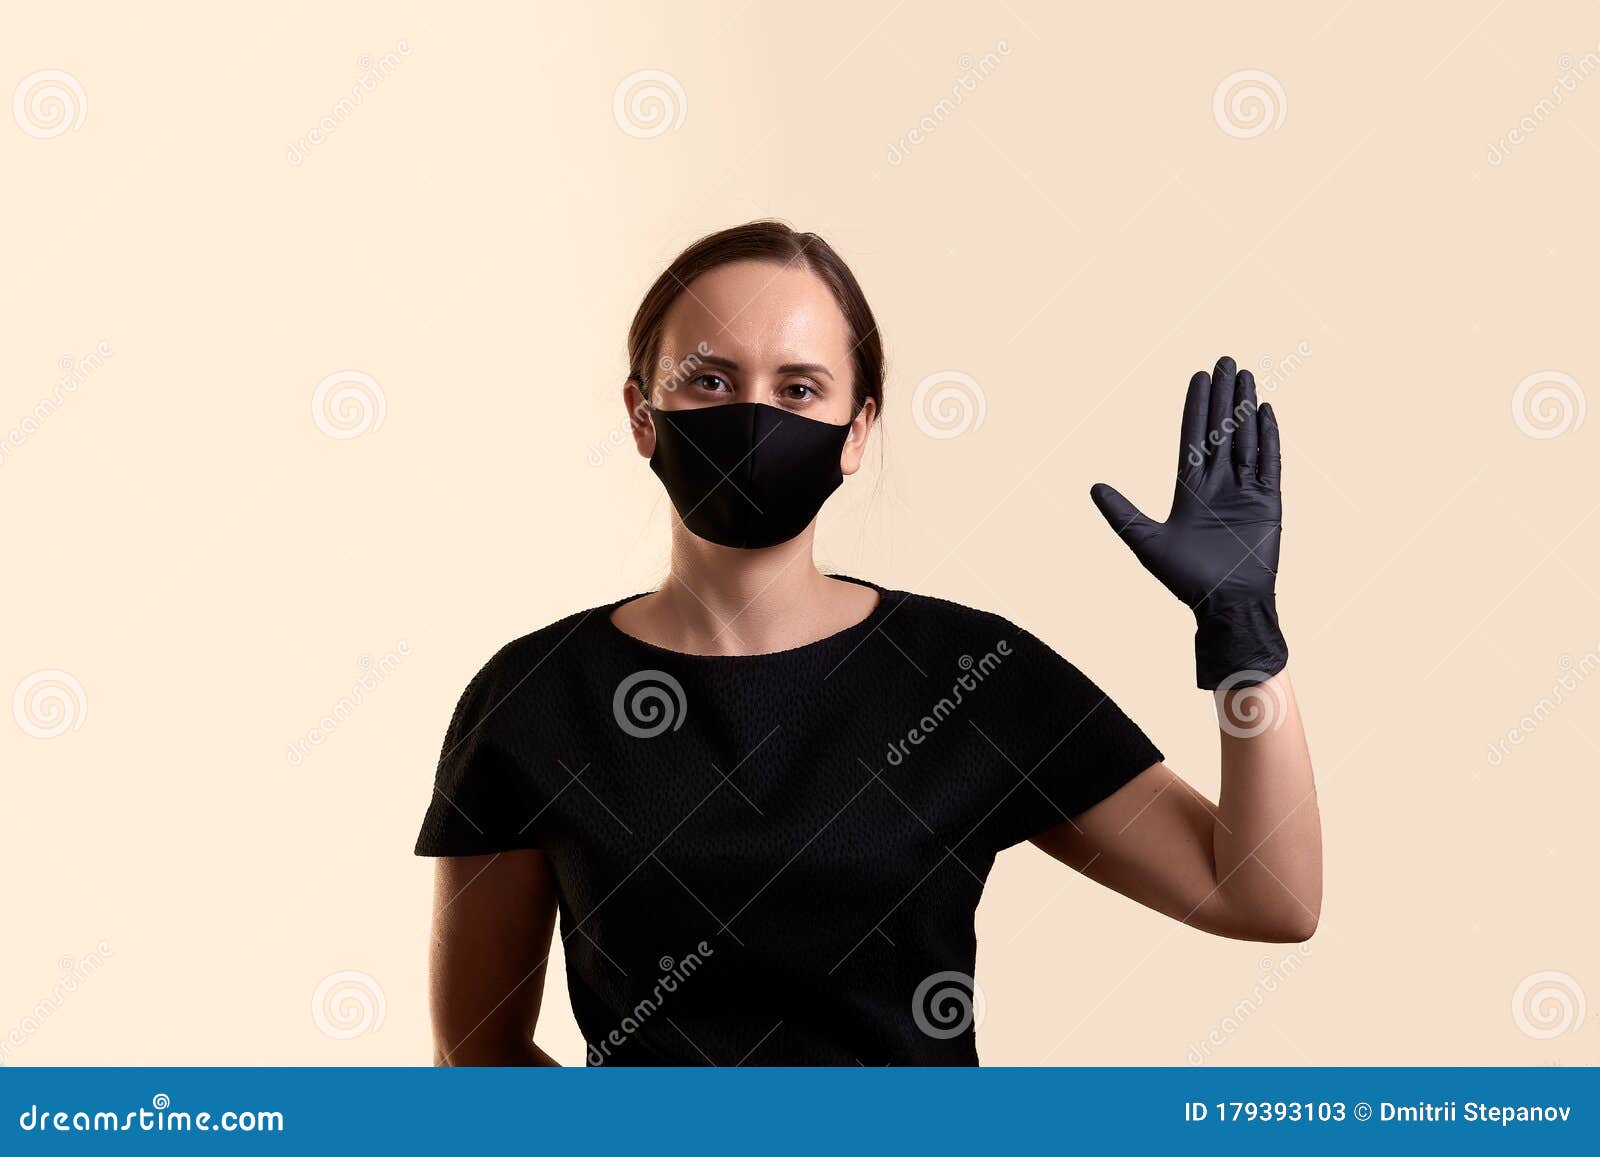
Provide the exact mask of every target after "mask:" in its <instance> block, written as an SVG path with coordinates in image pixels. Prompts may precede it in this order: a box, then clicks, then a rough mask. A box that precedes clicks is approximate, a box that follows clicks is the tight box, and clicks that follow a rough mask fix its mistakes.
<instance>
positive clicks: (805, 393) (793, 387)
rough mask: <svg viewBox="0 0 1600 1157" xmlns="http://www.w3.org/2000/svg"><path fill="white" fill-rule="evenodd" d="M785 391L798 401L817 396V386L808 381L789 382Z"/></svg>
mask: <svg viewBox="0 0 1600 1157" xmlns="http://www.w3.org/2000/svg"><path fill="white" fill-rule="evenodd" d="M786 392H787V393H788V395H789V396H790V397H791V398H793V399H795V400H796V401H799V402H804V401H809V400H810V399H811V398H814V397H816V396H817V388H816V387H815V386H813V385H812V384H811V383H810V382H791V383H790V384H789V386H788V388H787V390H786Z"/></svg>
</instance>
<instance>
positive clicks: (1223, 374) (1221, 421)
mask: <svg viewBox="0 0 1600 1157" xmlns="http://www.w3.org/2000/svg"><path fill="white" fill-rule="evenodd" d="M1236 369H1237V367H1236V366H1235V365H1234V364H1233V359H1232V358H1230V357H1223V358H1221V359H1219V360H1218V362H1217V368H1216V370H1215V371H1213V372H1212V374H1211V405H1210V408H1209V412H1208V414H1207V417H1206V437H1207V444H1208V445H1210V447H1211V461H1212V462H1213V463H1217V462H1220V463H1221V464H1223V465H1224V466H1226V465H1228V463H1230V462H1231V461H1232V460H1233V433H1232V430H1233V427H1234V425H1235V423H1234V422H1232V421H1229V419H1230V418H1232V416H1233V389H1234V378H1235V372H1236Z"/></svg>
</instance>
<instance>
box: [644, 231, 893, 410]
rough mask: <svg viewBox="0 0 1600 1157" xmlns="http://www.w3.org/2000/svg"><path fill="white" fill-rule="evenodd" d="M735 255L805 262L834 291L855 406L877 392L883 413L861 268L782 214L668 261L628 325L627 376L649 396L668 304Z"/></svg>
mask: <svg viewBox="0 0 1600 1157" xmlns="http://www.w3.org/2000/svg"><path fill="white" fill-rule="evenodd" d="M735 261H773V262H777V263H779V264H782V265H791V264H793V265H800V266H803V267H804V268H806V269H809V270H810V271H811V272H812V273H815V274H816V275H817V276H818V277H820V278H822V280H823V281H824V282H826V283H827V285H828V288H829V289H831V290H832V291H833V297H834V300H835V301H837V302H838V303H839V310H840V312H841V313H843V314H844V320H845V324H846V325H848V326H849V327H850V345H851V362H852V371H853V372H852V374H851V377H852V378H853V379H854V383H853V385H854V394H855V405H854V407H853V409H852V413H860V412H861V407H862V405H863V404H865V402H866V400H867V399H868V398H871V399H872V401H873V403H874V405H875V407H876V409H877V412H878V414H880V415H881V414H882V413H883V340H882V339H881V338H880V337H879V336H878V323H877V322H876V321H875V320H874V319H873V317H872V309H871V307H869V306H868V305H867V298H866V295H865V294H864V293H862V292H861V286H860V285H859V284H857V282H856V278H855V274H853V273H851V272H850V267H849V266H848V265H846V264H845V263H844V260H843V258H841V257H840V256H839V255H838V254H837V253H835V252H834V250H833V246H831V245H829V244H828V243H827V242H826V241H824V240H823V239H822V238H821V237H818V236H817V235H816V234H815V233H797V232H795V231H794V230H793V229H791V228H789V226H787V225H785V224H784V223H783V222H782V221H751V222H750V223H749V224H747V225H735V226H734V227H733V228H731V229H723V230H721V231H720V232H717V233H712V234H709V235H708V236H705V237H702V238H700V240H698V241H696V242H695V243H694V244H693V245H691V246H689V248H687V249H685V250H684V251H683V252H682V253H680V254H678V256H677V257H676V258H675V259H674V260H673V262H672V264H671V265H669V266H667V268H666V271H665V272H664V273H662V274H661V276H660V277H658V278H656V281H655V284H654V285H652V286H651V287H650V292H648V293H646V294H645V295H644V300H643V301H642V302H640V303H639V311H638V312H637V313H635V314H634V315H633V324H632V325H630V326H629V327H628V380H629V381H631V382H634V383H635V384H636V385H638V387H639V389H640V391H641V392H642V393H644V394H645V396H646V398H648V397H649V392H650V385H651V383H652V382H653V381H654V380H655V370H656V358H657V357H658V356H659V355H660V353H661V330H662V327H663V325H664V323H665V322H666V318H667V310H669V309H670V308H671V307H672V303H673V302H674V301H676V300H677V299H678V295H679V294H680V293H682V292H683V291H684V290H685V289H686V288H687V287H688V286H689V284H690V283H691V282H693V281H694V279H695V278H697V277H699V276H700V275H701V274H703V273H709V272H710V271H711V270H713V269H716V268H717V267H719V266H722V265H729V264H732V263H733V262H735Z"/></svg>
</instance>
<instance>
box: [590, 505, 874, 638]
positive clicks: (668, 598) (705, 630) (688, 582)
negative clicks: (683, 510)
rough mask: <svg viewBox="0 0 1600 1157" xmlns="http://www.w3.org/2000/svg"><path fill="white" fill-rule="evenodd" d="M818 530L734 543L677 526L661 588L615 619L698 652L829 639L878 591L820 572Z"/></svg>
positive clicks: (642, 634)
mask: <svg viewBox="0 0 1600 1157" xmlns="http://www.w3.org/2000/svg"><path fill="white" fill-rule="evenodd" d="M811 535H812V532H811V530H809V529H808V530H807V531H806V532H805V533H804V534H802V535H800V536H799V537H798V538H795V539H793V540H791V541H789V542H786V543H783V544H781V545H779V546H775V547H768V548H766V549H764V550H733V549H729V548H727V547H719V546H715V545H713V544H711V543H708V542H706V541H704V540H703V539H699V538H696V537H694V536H693V535H691V534H689V533H688V532H686V531H684V530H682V528H681V527H675V528H674V534H673V543H672V570H671V573H670V574H669V575H668V576H667V579H666V581H665V582H663V583H662V584H661V589H660V590H658V591H656V592H654V593H653V594H649V595H645V596H644V597H643V598H639V599H634V600H632V601H631V602H627V603H624V604H623V605H622V606H621V607H619V608H617V610H616V611H614V612H613V613H612V616H611V621H612V622H613V623H614V624H616V626H617V627H618V628H620V629H621V630H622V631H624V632H626V633H627V634H630V635H633V636H635V637H636V638H640V639H643V640H644V641H645V642H647V643H653V644H655V645H656V646H658V647H665V648H667V649H668V650H673V651H683V652H686V653H688V654H694V655H759V654H765V653H767V652H771V651H787V650H790V649H792V648H794V647H801V646H804V645H806V644H807V643H813V642H815V641H817V640H818V639H823V638H826V637H828V636H829V635H832V634H835V633H837V632H839V631H842V630H844V629H845V628H846V627H849V626H852V625H854V624H855V623H859V622H860V621H862V620H863V619H865V618H866V617H867V616H868V615H870V614H871V613H872V609H873V607H874V605H875V604H876V603H877V599H878V594H877V592H876V591H875V590H873V589H872V588H871V587H866V586H861V585H860V584H857V583H847V582H841V581H839V580H838V579H832V578H828V577H827V576H826V575H824V574H822V573H821V572H819V571H818V570H817V567H816V563H814V562H813V561H812V557H811Z"/></svg>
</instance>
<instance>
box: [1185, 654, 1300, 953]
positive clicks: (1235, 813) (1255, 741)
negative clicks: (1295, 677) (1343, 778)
mask: <svg viewBox="0 0 1600 1157" xmlns="http://www.w3.org/2000/svg"><path fill="white" fill-rule="evenodd" d="M1218 719H1219V724H1220V735H1221V742H1222V795H1221V800H1220V803H1219V804H1218V807H1217V814H1216V817H1215V819H1214V831H1213V842H1212V849H1213V856H1214V858H1215V861H1216V873H1217V889H1218V899H1219V900H1221V901H1222V905H1223V907H1225V908H1226V909H1228V910H1229V911H1231V912H1233V913H1235V914H1237V915H1238V916H1239V917H1240V919H1241V922H1243V923H1245V924H1247V925H1248V926H1249V927H1250V928H1251V929H1252V930H1253V931H1254V932H1255V933H1256V935H1255V936H1254V937H1253V938H1257V939H1262V940H1280V941H1298V940H1304V939H1306V938H1308V937H1309V936H1310V935H1311V933H1312V932H1313V931H1315V930H1316V927H1317V920H1318V918H1319V916H1320V914H1321V910H1322V824H1321V819H1320V817H1319V816H1318V813H1317V791H1316V784H1315V782H1314V781H1313V778H1312V772H1311V753H1310V750H1309V749H1308V748H1307V746H1306V737H1305V731H1304V730H1303V728H1302V727H1301V722H1300V711H1299V708H1298V706H1297V704H1296V702H1295V696H1294V688H1293V686H1292V685H1291V684H1290V682H1289V675H1288V672H1287V671H1282V672H1279V673H1278V674H1277V675H1275V676H1274V677H1273V678H1271V679H1269V680H1268V681H1267V682H1265V683H1262V684H1260V685H1258V686H1255V687H1248V688H1244V689H1241V690H1236V691H1228V692H1224V693H1222V694H1221V695H1219V702H1218Z"/></svg>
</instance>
